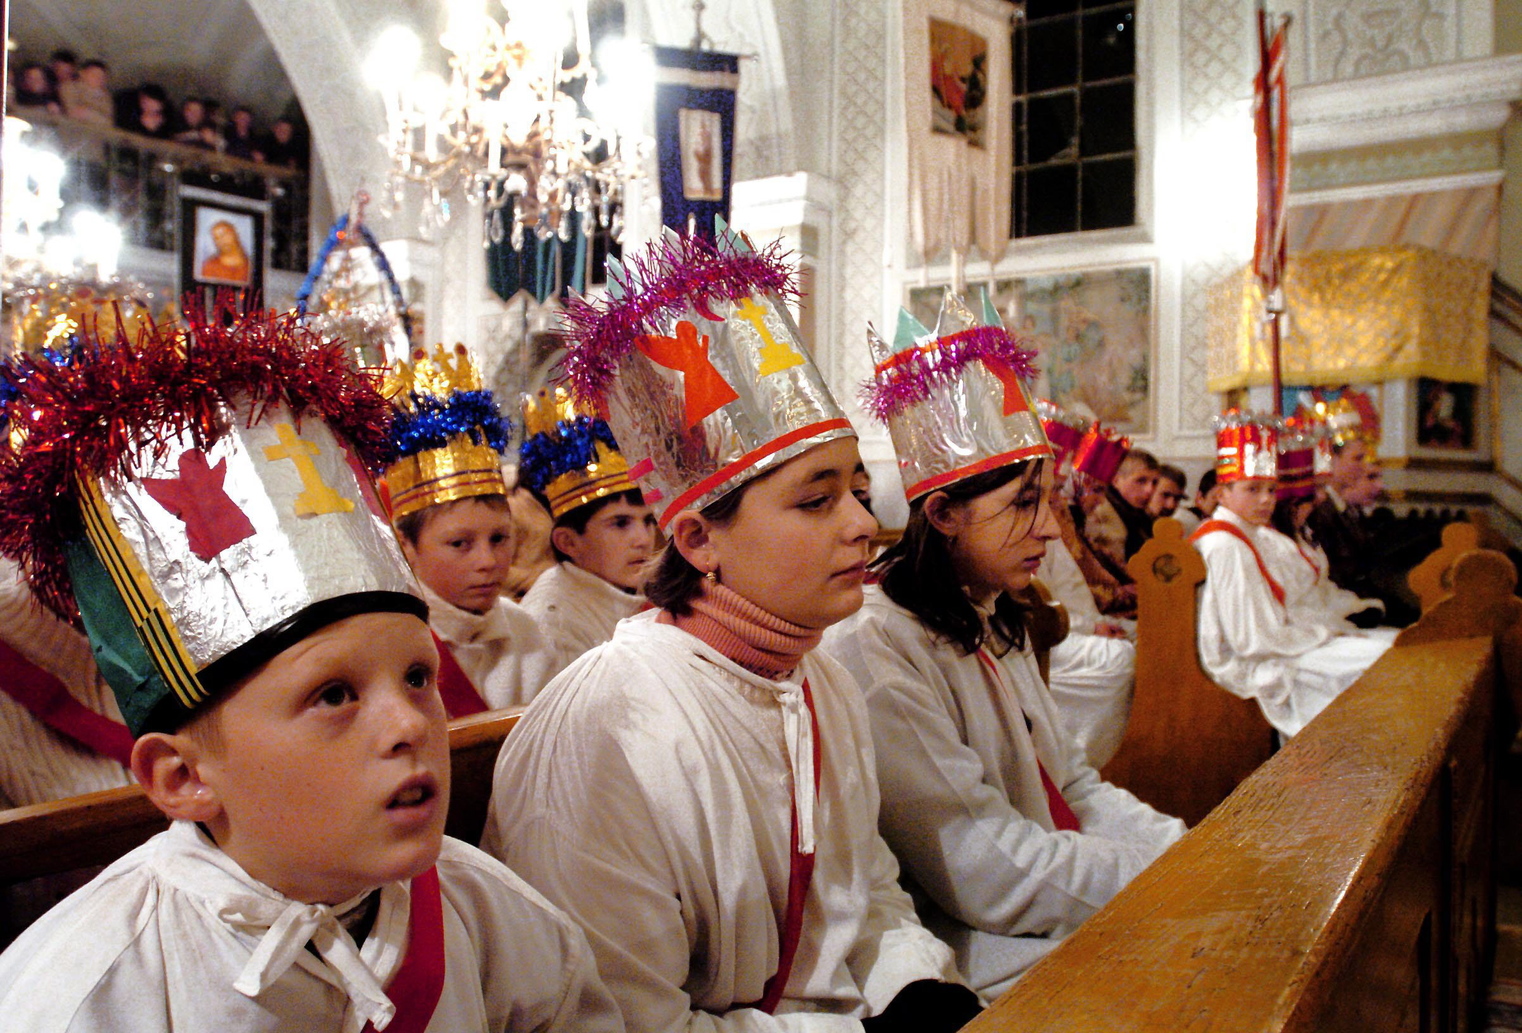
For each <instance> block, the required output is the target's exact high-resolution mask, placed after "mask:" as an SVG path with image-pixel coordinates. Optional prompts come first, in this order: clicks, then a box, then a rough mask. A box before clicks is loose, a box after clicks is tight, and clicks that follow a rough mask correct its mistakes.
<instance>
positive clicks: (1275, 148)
mask: <svg viewBox="0 0 1522 1033" xmlns="http://www.w3.org/2000/svg"><path fill="white" fill-rule="evenodd" d="M1276 21H1277V25H1276V27H1275V29H1274V31H1273V35H1272V37H1270V35H1269V31H1268V22H1269V19H1268V12H1267V11H1266V10H1265V9H1264V8H1263V5H1262V4H1261V3H1260V4H1259V5H1258V55H1259V60H1258V74H1257V76H1256V78H1255V79H1254V80H1253V129H1254V135H1255V136H1256V138H1257V143H1258V228H1257V237H1256V240H1255V242H1254V244H1253V259H1252V260H1253V272H1254V273H1255V274H1256V275H1257V277H1258V281H1259V282H1260V283H1261V284H1262V285H1263V293H1264V295H1265V296H1267V295H1269V294H1272V293H1273V292H1274V291H1275V290H1277V289H1278V287H1279V282H1280V279H1281V278H1282V277H1283V275H1284V226H1285V205H1286V202H1287V201H1288V199H1289V91H1288V89H1287V88H1286V84H1285V76H1284V66H1285V56H1286V55H1285V35H1286V30H1287V29H1288V27H1289V19H1288V18H1287V17H1284V18H1279V19H1276Z"/></svg>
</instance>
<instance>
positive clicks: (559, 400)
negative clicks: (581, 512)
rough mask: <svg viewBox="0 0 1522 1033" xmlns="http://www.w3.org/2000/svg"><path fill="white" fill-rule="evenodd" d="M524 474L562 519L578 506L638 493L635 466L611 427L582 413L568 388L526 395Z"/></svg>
mask: <svg viewBox="0 0 1522 1033" xmlns="http://www.w3.org/2000/svg"><path fill="white" fill-rule="evenodd" d="M518 474H519V480H520V482H521V483H523V484H526V485H527V486H528V487H530V488H532V489H534V490H535V491H537V492H539V493H540V494H541V495H543V496H544V499H545V501H546V502H548V503H549V506H550V515H551V516H553V517H554V518H555V519H557V520H558V519H560V517H561V516H563V515H564V514H566V513H569V512H570V511H571V510H573V509H575V508H577V507H578V506H584V505H586V504H587V503H589V502H595V501H597V500H598V499H601V498H606V497H607V496H609V495H619V494H622V493H623V492H626V491H633V490H634V489H635V485H634V482H633V481H632V480H630V479H629V461H628V460H627V459H625V458H624V456H623V453H622V452H620V451H619V450H618V445H617V443H616V442H615V441H614V438H613V432H612V431H611V430H609V429H608V425H607V423H605V422H604V421H602V420H600V419H598V418H597V417H595V416H590V415H587V414H585V413H583V412H580V411H578V409H577V407H576V404H575V402H574V401H573V400H572V398H571V394H570V392H569V391H567V390H566V389H565V388H563V387H557V388H555V389H554V390H553V391H551V390H550V389H549V388H543V387H541V388H540V389H539V390H538V391H535V392H534V393H533V394H531V395H524V396H523V445H522V448H521V449H520V450H519V464H518Z"/></svg>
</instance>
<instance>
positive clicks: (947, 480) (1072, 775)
mask: <svg viewBox="0 0 1522 1033" xmlns="http://www.w3.org/2000/svg"><path fill="white" fill-rule="evenodd" d="M970 343H976V345H977V347H978V348H979V349H981V351H980V352H974V353H973V354H974V355H978V356H979V357H971V356H969V355H968V352H969V351H971V347H970V346H969V345H970ZM895 344H896V345H897V348H896V350H895V352H894V353H893V354H891V355H890V354H887V349H886V348H881V350H879V351H877V352H876V353H875V354H874V359H875V360H876V364H877V365H876V370H877V373H876V381H875V384H874V386H873V388H872V395H871V397H870V398H869V400H868V403H867V407H868V408H869V410H871V411H872V412H874V413H875V414H876V415H878V416H879V418H884V419H885V421H886V422H887V424H888V426H889V429H890V431H891V432H892V435H893V442H894V447H895V448H896V450H897V451H898V455H899V466H900V469H901V470H902V471H903V473H904V483H905V485H906V494H907V495H908V497H909V500H910V508H909V520H908V524H907V526H906V527H905V530H904V537H903V539H902V540H901V541H900V542H899V544H898V545H896V546H894V547H893V548H891V549H889V550H888V551H887V552H886V553H884V555H883V556H882V557H881V558H880V559H879V560H878V564H877V565H878V566H879V568H880V569H881V570H882V575H881V580H880V582H879V584H877V585H873V586H869V587H868V589H867V598H866V603H865V605H864V606H863V607H862V609H861V611H860V612H858V613H857V614H856V615H855V616H853V617H850V618H848V619H847V620H845V621H843V622H842V623H841V624H839V625H837V626H836V627H834V628H832V629H830V631H829V632H827V634H826V636H825V649H826V650H827V651H829V653H830V654H831V655H832V656H834V657H835V659H837V660H839V661H840V662H841V663H842V664H844V665H845V667H846V669H847V670H848V671H850V672H851V674H852V675H854V676H855V678H856V680H857V681H858V682H859V683H860V684H861V686H862V689H863V691H864V692H865V694H866V697H867V710H868V714H869V715H870V718H871V723H872V739H873V745H874V749H875V753H876V759H877V772H878V779H879V781H880V782H881V783H882V810H881V816H880V819H879V824H880V827H881V829H882V832H883V835H884V837H885V838H886V839H887V840H888V843H889V845H890V846H892V847H893V850H894V853H895V854H896V855H897V856H898V859H899V863H900V864H901V866H902V868H903V872H904V877H905V879H906V880H907V881H908V882H909V883H910V884H911V887H912V892H913V893H914V895H915V900H916V904H917V905H918V908H919V913H920V916H921V918H922V920H923V921H924V922H925V924H926V926H927V927H928V928H929V929H930V930H931V931H932V932H935V933H936V934H937V935H939V936H940V937H941V938H942V939H944V940H945V941H946V942H947V943H949V944H951V945H952V947H953V949H954V950H955V951H956V953H957V961H958V964H959V967H960V968H961V970H962V972H963V974H964V975H965V976H967V978H968V979H969V981H970V982H971V983H972V985H973V986H974V988H976V989H977V990H978V991H979V992H980V993H981V994H983V995H984V996H985V997H986V998H989V999H992V998H994V997H996V996H997V995H999V994H1001V993H1003V992H1004V991H1005V990H1007V989H1008V988H1009V987H1010V986H1011V985H1012V984H1013V982H1014V981H1015V979H1016V978H1018V977H1019V976H1020V974H1021V973H1023V972H1024V971H1025V970H1026V969H1027V968H1029V967H1030V966H1031V965H1032V964H1034V963H1035V962H1036V961H1037V960H1039V959H1040V958H1041V957H1042V956H1044V955H1045V954H1046V953H1047V952H1048V951H1050V950H1051V949H1052V948H1053V947H1054V946H1055V945H1056V944H1057V942H1058V941H1060V940H1061V939H1062V938H1063V937H1064V936H1066V935H1067V934H1068V933H1070V932H1072V930H1074V929H1075V928H1077V927H1078V925H1079V924H1080V923H1082V922H1083V921H1084V920H1085V919H1086V918H1088V917H1089V916H1090V915H1091V914H1093V913H1094V912H1095V911H1097V910H1098V909H1099V908H1101V907H1103V906H1104V905H1105V904H1106V903H1107V902H1108V901H1109V900H1110V898H1111V897H1112V896H1114V895H1115V893H1117V892H1119V890H1120V889H1121V888H1122V887H1124V886H1125V884H1126V883H1127V882H1129V881H1130V880H1131V879H1132V878H1133V877H1134V876H1135V875H1136V874H1137V873H1138V872H1140V871H1141V870H1142V869H1143V868H1145V867H1146V866H1147V865H1148V864H1150V863H1151V862H1152V861H1153V860H1154V859H1155V858H1157V857H1158V855H1160V854H1161V853H1162V852H1163V851H1164V850H1166V849H1167V848H1168V847H1169V846H1170V845H1171V844H1172V843H1173V842H1174V841H1175V840H1177V839H1178V838H1179V837H1180V836H1182V835H1183V833H1184V825H1183V823H1182V822H1180V821H1179V820H1178V819H1176V818H1170V817H1168V816H1166V815H1163V814H1159V813H1158V812H1157V811H1155V810H1153V809H1152V808H1151V807H1148V806H1147V805H1146V804H1144V803H1142V802H1141V801H1140V800H1137V799H1136V798H1135V797H1134V796H1132V795H1131V794H1130V793H1127V792H1125V791H1124V790H1121V789H1118V788H1116V787H1114V786H1112V785H1110V784H1108V783H1106V782H1104V781H1102V780H1101V779H1100V777H1099V775H1098V773H1097V772H1096V771H1095V770H1094V768H1093V767H1091V766H1090V765H1089V763H1088V762H1087V761H1086V760H1085V759H1084V756H1083V753H1082V752H1081V750H1080V749H1079V748H1078V746H1077V745H1076V744H1075V743H1074V741H1073V740H1072V738H1071V737H1070V735H1069V734H1068V731H1067V728H1066V727H1065V726H1064V723H1063V719H1062V717H1061V716H1060V714H1059V712H1058V706H1057V704H1056V702H1055V701H1054V700H1053V697H1052V694H1051V693H1050V692H1049V691H1048V690H1047V687H1046V685H1045V684H1044V683H1043V682H1042V681H1041V675H1040V672H1039V669H1038V668H1037V665H1036V658H1035V655H1034V653H1033V652H1032V650H1031V647H1030V642H1029V638H1028V637H1027V635H1026V629H1025V615H1024V613H1023V612H1022V611H1021V609H1020V608H1019V607H1018V605H1017V604H1016V603H1015V602H1013V598H1014V596H1015V594H1016V593H1018V592H1020V591H1021V590H1023V589H1024V588H1025V587H1026V586H1027V585H1028V584H1029V583H1030V580H1031V577H1032V575H1033V574H1034V573H1035V571H1036V569H1037V566H1038V564H1039V562H1040V560H1041V558H1042V554H1043V553H1044V552H1045V549H1046V546H1047V544H1048V543H1049V542H1052V541H1054V540H1055V539H1056V538H1057V536H1058V528H1057V524H1056V519H1055V517H1054V516H1053V513H1052V508H1051V494H1052V481H1053V475H1052V469H1051V468H1052V459H1051V450H1050V447H1049V445H1048V443H1047V441H1046V437H1045V435H1044V433H1043V432H1042V428H1041V425H1040V423H1039V422H1037V421H1036V420H1035V418H1034V416H1033V414H1032V413H1031V412H1030V411H1029V409H1030V406H1029V403H1028V402H1027V401H1026V400H1025V398H1024V390H1023V388H1022V387H1021V384H1020V377H1019V376H1018V375H1017V374H1022V373H1023V372H1024V371H1025V369H1028V367H1027V362H1028V359H1029V356H1030V354H1031V353H1029V352H1026V351H1024V350H1022V349H1020V348H1019V347H1018V346H1017V345H1016V344H1015V342H1014V341H1013V340H1012V339H1010V338H1009V336H1008V335H1007V334H1006V333H1005V332H1004V331H1003V329H1002V327H1000V326H999V323H998V315H997V313H995V312H993V311H992V310H991V308H990V306H988V304H987V299H986V298H985V301H984V315H983V319H982V323H981V325H979V324H978V323H977V321H976V320H975V318H974V317H973V315H972V313H971V312H970V311H969V310H968V309H967V307H966V306H965V305H964V304H963V303H962V302H961V301H960V299H958V298H956V297H955V296H954V295H951V294H950V293H948V295H947V297H946V299H945V301H944V303H943V305H942V309H941V318H940V321H939V323H938V324H937V326H936V332H935V334H934V335H933V336H932V335H931V334H930V333H929V332H928V331H926V330H924V328H923V327H921V326H919V324H918V323H917V322H914V321H913V317H912V316H909V315H908V314H907V313H901V315H900V333H899V335H898V340H897V341H896V342H895ZM906 356H907V357H906ZM959 360H960V361H959ZM985 363H986V365H985ZM927 384H928V387H925V386H922V385H927ZM1006 414H1008V415H1006ZM948 443H949V446H950V447H948Z"/></svg>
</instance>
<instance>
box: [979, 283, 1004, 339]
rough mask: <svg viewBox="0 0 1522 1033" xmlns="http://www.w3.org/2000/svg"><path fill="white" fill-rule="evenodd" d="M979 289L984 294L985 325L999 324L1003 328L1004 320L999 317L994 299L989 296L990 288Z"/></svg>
mask: <svg viewBox="0 0 1522 1033" xmlns="http://www.w3.org/2000/svg"><path fill="white" fill-rule="evenodd" d="M978 291H979V293H980V294H982V295H983V325H984V326H997V327H1000V328H1001V329H1002V328H1003V326H1004V320H1002V319H1000V318H999V310H998V309H996V308H994V303H993V301H992V300H991V299H990V298H989V297H988V288H987V287H980V288H978Z"/></svg>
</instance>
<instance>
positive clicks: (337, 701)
mask: <svg viewBox="0 0 1522 1033" xmlns="http://www.w3.org/2000/svg"><path fill="white" fill-rule="evenodd" d="M356 698H357V697H356V696H355V695H354V690H353V689H352V688H350V687H349V686H348V685H346V684H344V683H343V682H330V683H329V684H327V685H324V686H323V687H322V688H320V689H318V690H317V695H316V697H315V698H314V699H313V703H314V705H316V706H320V707H341V706H343V705H344V704H345V703H348V702H349V701H351V700H353V699H356Z"/></svg>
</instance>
